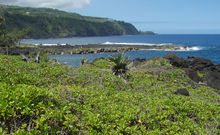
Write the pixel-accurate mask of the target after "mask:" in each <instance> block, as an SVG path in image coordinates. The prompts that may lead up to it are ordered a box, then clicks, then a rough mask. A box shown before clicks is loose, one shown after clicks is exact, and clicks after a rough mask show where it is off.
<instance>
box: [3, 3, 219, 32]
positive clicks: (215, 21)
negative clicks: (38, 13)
mask: <svg viewBox="0 0 220 135" xmlns="http://www.w3.org/2000/svg"><path fill="white" fill-rule="evenodd" d="M1 3H2V4H7V5H19V6H28V7H50V8H57V9H60V10H65V11H69V12H77V13H79V14H82V15H86V16H95V17H105V18H111V19H116V20H122V21H126V22H130V23H132V24H133V25H135V26H136V28H137V29H138V30H142V31H146V30H151V31H154V32H156V33H160V34H220V15H219V14H220V0H0V4H1Z"/></svg>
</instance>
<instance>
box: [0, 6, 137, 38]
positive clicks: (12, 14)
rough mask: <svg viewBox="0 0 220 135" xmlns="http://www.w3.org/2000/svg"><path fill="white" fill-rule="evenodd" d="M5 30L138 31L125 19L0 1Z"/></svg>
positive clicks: (38, 33) (46, 33) (37, 34)
mask: <svg viewBox="0 0 220 135" xmlns="http://www.w3.org/2000/svg"><path fill="white" fill-rule="evenodd" d="M0 15H1V16H3V17H4V18H5V21H6V27H7V30H9V31H13V30H22V29H30V32H29V34H28V35H27V38H50V37H71V36H110V35H133V34H138V31H137V29H136V28H135V27H134V26H133V25H132V24H129V23H126V22H123V21H116V20H112V19H107V18H97V17H87V16H81V15H79V14H76V13H68V12H64V11H59V10H57V9H49V8H29V7H17V6H5V5H0Z"/></svg>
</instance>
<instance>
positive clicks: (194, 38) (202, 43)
mask: <svg viewBox="0 0 220 135" xmlns="http://www.w3.org/2000/svg"><path fill="white" fill-rule="evenodd" d="M21 42H22V43H26V44H35V45H38V44H42V45H52V44H71V45H86V44H94V43H105V44H108V43H111V44H118V43H120V44H125V45H129V44H137V45H140V44H154V45H164V44H170V45H178V46H192V48H193V49H192V50H188V51H184V50H183V51H161V50H137V51H130V52H125V56H129V57H130V59H131V60H132V59H135V58H147V59H148V58H152V57H158V56H159V57H164V56H165V55H166V54H167V53H169V52H172V53H175V54H176V55H177V56H181V57H183V58H187V57H188V56H196V57H202V58H206V59H210V60H211V61H212V62H213V63H215V64H220V35H214V34H213V35H212V34H210V35H206V34H203V35H195V34H194V35H174V34H173V35H128V36H108V37H73V38H56V39H24V40H22V41H21ZM112 54H113V53H99V54H74V55H67V54H64V55H49V56H50V57H52V58H55V59H57V61H58V62H61V63H64V64H67V65H70V66H73V67H79V66H80V60H81V59H82V58H84V59H88V60H89V61H93V60H95V59H97V58H101V57H104V58H106V57H109V56H110V55H112Z"/></svg>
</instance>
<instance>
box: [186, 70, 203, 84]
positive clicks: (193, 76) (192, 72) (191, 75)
mask: <svg viewBox="0 0 220 135" xmlns="http://www.w3.org/2000/svg"><path fill="white" fill-rule="evenodd" d="M185 72H186V75H187V76H189V78H190V79H191V80H193V81H194V82H196V83H199V82H200V81H201V80H202V79H201V78H200V77H199V75H198V73H197V72H196V71H195V70H193V69H189V68H187V69H185Z"/></svg>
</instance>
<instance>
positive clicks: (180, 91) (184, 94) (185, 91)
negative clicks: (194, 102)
mask: <svg viewBox="0 0 220 135" xmlns="http://www.w3.org/2000/svg"><path fill="white" fill-rule="evenodd" d="M174 94H176V95H183V96H190V95H189V92H188V91H187V89H185V88H183V89H178V90H177V91H176V92H174Z"/></svg>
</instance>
